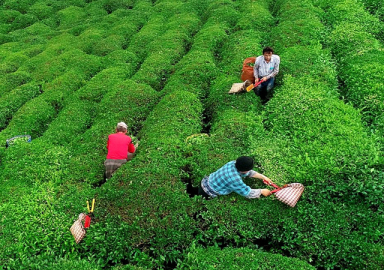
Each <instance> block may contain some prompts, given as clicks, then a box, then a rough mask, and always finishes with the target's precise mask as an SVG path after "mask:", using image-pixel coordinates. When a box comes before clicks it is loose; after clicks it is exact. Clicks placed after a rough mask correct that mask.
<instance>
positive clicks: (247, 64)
mask: <svg viewBox="0 0 384 270" xmlns="http://www.w3.org/2000/svg"><path fill="white" fill-rule="evenodd" d="M255 61H256V57H248V58H247V59H245V60H244V62H243V70H242V72H241V80H242V81H243V82H245V81H246V80H248V81H250V82H251V83H254V82H255V76H254V75H253V65H252V66H251V64H255Z"/></svg>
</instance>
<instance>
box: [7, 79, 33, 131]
mask: <svg viewBox="0 0 384 270" xmlns="http://www.w3.org/2000/svg"><path fill="white" fill-rule="evenodd" d="M39 94H40V87H39V86H38V85H36V84H34V83H28V84H24V85H22V86H20V87H18V88H15V89H14V90H12V91H10V92H9V93H7V94H4V95H2V96H1V98H0V130H2V129H4V128H5V127H6V125H7V124H8V122H9V120H10V119H11V118H12V116H13V115H14V114H15V113H16V112H17V110H18V109H19V108H20V107H21V106H22V105H23V104H24V103H25V102H27V101H29V100H31V99H32V98H34V97H36V96H37V95H39Z"/></svg>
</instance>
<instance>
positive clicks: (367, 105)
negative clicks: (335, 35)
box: [338, 50, 384, 124]
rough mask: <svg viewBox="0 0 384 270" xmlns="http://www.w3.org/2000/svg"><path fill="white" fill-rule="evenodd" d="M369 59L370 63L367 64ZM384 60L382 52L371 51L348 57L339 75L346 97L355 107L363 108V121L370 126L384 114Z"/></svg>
mask: <svg viewBox="0 0 384 270" xmlns="http://www.w3.org/2000/svg"><path fill="white" fill-rule="evenodd" d="M367 58H369V59H370V61H368V62H367ZM383 60H384V54H383V52H382V51H380V50H370V51H367V52H365V53H363V54H359V55H353V56H350V57H348V60H346V61H345V62H344V63H343V68H342V69H340V71H339V73H338V74H339V76H340V79H341V80H342V81H343V82H344V84H345V86H346V89H344V91H345V93H344V94H345V96H346V97H347V99H348V100H349V101H350V102H352V103H353V104H354V105H355V106H357V107H359V108H362V110H363V119H364V120H365V122H367V123H369V124H371V123H372V122H374V121H375V118H376V117H379V116H380V115H383V114H384V103H383V102H384V93H383V91H382V89H383V87H384V85H383V82H382V78H383V74H384V65H383ZM346 90H347V91H346Z"/></svg>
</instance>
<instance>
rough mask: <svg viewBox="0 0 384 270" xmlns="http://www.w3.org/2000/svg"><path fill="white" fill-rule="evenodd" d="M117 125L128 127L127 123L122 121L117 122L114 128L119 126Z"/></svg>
mask: <svg viewBox="0 0 384 270" xmlns="http://www.w3.org/2000/svg"><path fill="white" fill-rule="evenodd" d="M119 127H122V128H125V129H128V126H127V124H126V123H124V122H119V123H117V126H116V128H119Z"/></svg>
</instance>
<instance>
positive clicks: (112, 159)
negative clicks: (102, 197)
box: [104, 122, 137, 180]
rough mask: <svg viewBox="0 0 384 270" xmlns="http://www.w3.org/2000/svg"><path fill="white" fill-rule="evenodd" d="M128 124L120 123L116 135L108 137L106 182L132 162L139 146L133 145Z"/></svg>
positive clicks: (105, 164) (105, 162)
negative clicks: (128, 133)
mask: <svg viewBox="0 0 384 270" xmlns="http://www.w3.org/2000/svg"><path fill="white" fill-rule="evenodd" d="M127 128H128V126H127V124H125V123H124V122H120V123H118V124H117V126H116V133H113V134H110V135H109V136H108V142H107V149H108V154H107V159H106V160H105V161H104V166H105V180H108V179H109V178H111V177H112V174H113V173H114V172H115V171H116V170H117V169H118V168H119V167H120V166H121V165H123V164H124V163H126V162H127V161H128V160H131V159H132V157H133V153H135V151H136V147H137V145H133V143H132V139H131V138H130V137H129V136H127V135H126V134H127Z"/></svg>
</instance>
